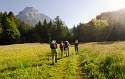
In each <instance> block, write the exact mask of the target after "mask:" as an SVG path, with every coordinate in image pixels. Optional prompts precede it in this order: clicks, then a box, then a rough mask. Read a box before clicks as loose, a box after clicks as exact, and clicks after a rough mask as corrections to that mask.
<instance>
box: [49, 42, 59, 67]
mask: <svg viewBox="0 0 125 79" xmlns="http://www.w3.org/2000/svg"><path fill="white" fill-rule="evenodd" d="M50 48H51V52H52V65H54V61H55V62H56V63H57V53H58V52H57V43H56V40H52V42H51V43H50Z"/></svg>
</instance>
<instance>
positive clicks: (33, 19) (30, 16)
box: [16, 7, 52, 26]
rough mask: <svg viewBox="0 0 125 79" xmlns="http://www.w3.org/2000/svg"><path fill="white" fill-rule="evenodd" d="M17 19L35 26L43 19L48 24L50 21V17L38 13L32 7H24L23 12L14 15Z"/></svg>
mask: <svg viewBox="0 0 125 79" xmlns="http://www.w3.org/2000/svg"><path fill="white" fill-rule="evenodd" d="M16 16H17V17H18V18H19V19H21V20H22V21H24V22H25V23H27V24H29V25H32V26H35V24H37V23H38V22H39V21H41V22H43V21H44V19H45V20H46V21H47V22H49V21H50V20H52V19H51V18H50V17H48V16H47V15H45V14H43V13H39V12H38V10H36V9H34V8H33V7H26V8H24V10H23V11H20V12H19V14H18V15H16Z"/></svg>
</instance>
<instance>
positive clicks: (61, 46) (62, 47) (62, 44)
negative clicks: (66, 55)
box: [60, 41, 64, 58]
mask: <svg viewBox="0 0 125 79" xmlns="http://www.w3.org/2000/svg"><path fill="white" fill-rule="evenodd" d="M60 51H61V58H62V56H63V52H64V43H63V41H61V43H60Z"/></svg>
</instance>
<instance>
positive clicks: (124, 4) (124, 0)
mask: <svg viewBox="0 0 125 79" xmlns="http://www.w3.org/2000/svg"><path fill="white" fill-rule="evenodd" d="M110 3H111V5H110V8H112V9H113V10H117V9H121V8H125V0H112V1H110Z"/></svg>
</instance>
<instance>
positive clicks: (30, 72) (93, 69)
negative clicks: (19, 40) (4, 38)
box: [0, 41, 125, 79]
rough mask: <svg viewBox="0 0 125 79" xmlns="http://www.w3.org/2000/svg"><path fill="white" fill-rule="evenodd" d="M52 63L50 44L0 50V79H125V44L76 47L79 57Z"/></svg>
mask: <svg viewBox="0 0 125 79" xmlns="http://www.w3.org/2000/svg"><path fill="white" fill-rule="evenodd" d="M58 58H60V59H58V63H55V65H50V64H51V63H52V58H51V50H50V48H49V44H40V43H30V44H14V45H6V46H0V79H125V42H124V41H123V42H98V43H97V42H91V43H84V44H80V45H79V52H78V55H76V54H75V52H74V46H72V45H71V46H70V56H69V57H66V55H65V54H64V55H63V58H61V55H60V50H59V48H58Z"/></svg>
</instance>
